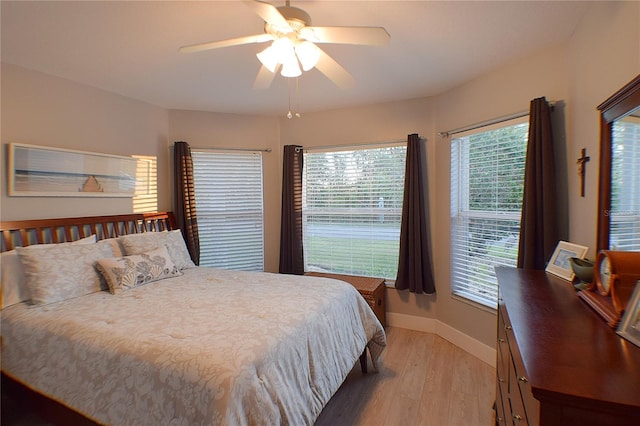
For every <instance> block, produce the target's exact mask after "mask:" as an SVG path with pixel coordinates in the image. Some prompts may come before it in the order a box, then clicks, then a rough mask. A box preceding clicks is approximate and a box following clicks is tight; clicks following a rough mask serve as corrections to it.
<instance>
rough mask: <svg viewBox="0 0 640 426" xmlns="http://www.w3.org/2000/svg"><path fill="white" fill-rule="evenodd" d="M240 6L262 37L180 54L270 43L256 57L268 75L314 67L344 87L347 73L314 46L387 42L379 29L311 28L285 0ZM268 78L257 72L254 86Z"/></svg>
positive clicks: (195, 47)
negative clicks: (260, 23) (257, 21)
mask: <svg viewBox="0 0 640 426" xmlns="http://www.w3.org/2000/svg"><path fill="white" fill-rule="evenodd" d="M244 3H245V4H247V5H248V6H249V7H250V8H251V9H252V10H253V11H254V12H255V13H256V14H257V15H258V16H260V17H261V18H262V19H263V20H264V21H265V24H264V34H259V35H254V36H245V37H238V38H233V39H228V40H221V41H214V42H206V43H199V44H193V45H189V46H183V47H181V48H180V51H181V52H185V53H192V52H200V51H204V50H210V49H218V48H221V47H229V46H237V45H242V44H249V43H265V42H269V41H272V43H271V45H270V46H268V47H267V48H266V49H264V50H262V51H261V52H259V53H258V54H257V55H256V56H257V57H258V59H259V61H260V62H261V63H262V66H263V67H264V68H265V69H267V70H269V72H270V73H271V74H275V73H276V71H277V69H278V67H279V66H280V65H282V69H281V71H280V74H281V75H282V76H284V77H299V76H300V75H302V71H303V70H304V71H309V70H311V69H313V68H314V67H315V68H316V69H318V71H320V72H321V73H322V74H324V75H325V76H326V77H327V78H328V79H329V80H331V81H333V82H334V83H335V84H336V85H337V86H338V87H341V88H347V87H349V86H351V85H352V84H353V77H352V76H351V74H349V72H348V71H347V70H345V69H344V68H343V67H342V66H341V65H340V64H338V63H337V62H336V61H335V60H334V59H333V58H331V56H329V55H328V54H327V53H325V52H324V51H323V50H322V49H320V48H319V47H318V46H316V45H315V43H338V44H355V45H366V46H384V45H387V44H388V43H389V39H390V36H389V33H387V31H386V30H385V29H384V28H382V27H312V26H311V17H310V16H309V14H308V13H307V12H305V11H304V10H302V9H299V8H297V7H292V6H290V4H289V0H286V5H285V6H281V7H275V6H273V5H272V4H270V3H265V2H262V1H253V0H245V2H244ZM300 65H302V68H301V67H300ZM272 78H273V77H271V78H266V77H265V73H263V72H262V70H261V71H260V72H259V73H258V78H257V79H256V83H257V84H254V87H259V88H266V87H268V86H269V85H270V83H271V79H272Z"/></svg>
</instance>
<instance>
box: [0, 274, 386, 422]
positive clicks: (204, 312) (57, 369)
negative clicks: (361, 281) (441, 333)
mask: <svg viewBox="0 0 640 426" xmlns="http://www.w3.org/2000/svg"><path fill="white" fill-rule="evenodd" d="M2 336H3V350H2V370H3V371H4V372H5V373H6V374H8V375H9V376H11V377H13V378H15V379H17V380H18V381H20V382H23V383H26V384H28V386H29V387H31V388H33V389H35V390H37V391H39V392H41V393H43V394H45V395H47V396H49V397H50V398H52V399H55V400H57V401H61V402H63V403H64V404H65V405H67V406H69V407H70V408H72V409H74V410H76V411H78V412H80V413H82V414H84V415H85V416H87V417H89V418H91V419H93V420H95V421H97V422H99V423H104V424H111V425H153V426H156V425H190V426H193V425H275V424H290V425H305V424H307V425H309V424H313V422H314V421H315V419H316V417H317V416H318V415H319V414H320V412H321V411H322V408H323V407H324V405H325V404H326V403H327V401H328V400H329V399H330V398H331V397H332V395H333V394H334V393H335V391H336V390H337V389H338V388H339V387H340V385H341V383H342V382H343V380H344V379H345V377H346V376H347V374H348V372H349V371H350V370H351V369H352V368H353V366H354V364H355V363H356V361H357V360H358V358H359V356H360V355H361V353H362V351H363V348H365V346H367V347H368V348H369V350H370V354H371V358H372V360H373V362H374V368H375V363H376V362H377V361H378V359H379V356H380V353H381V352H382V350H383V348H384V346H385V333H384V329H383V328H382V326H381V325H380V323H379V321H378V320H377V319H376V317H375V315H374V314H373V312H372V311H371V309H370V308H369V306H368V305H367V303H366V302H365V301H364V299H363V298H362V297H361V296H360V295H359V294H358V292H357V291H356V290H355V289H354V288H353V287H352V286H350V285H349V284H346V283H344V282H341V281H336V280H331V279H327V278H317V277H300V276H290V275H279V274H270V273H249V272H237V271H228V270H220V269H212V268H192V269H186V270H184V274H183V275H182V276H179V277H175V278H168V279H163V280H160V281H157V282H153V283H150V284H146V285H143V286H139V287H136V288H134V289H131V290H129V291H126V292H122V293H120V294H116V295H114V294H110V293H108V292H105V291H100V292H96V293H92V294H88V295H84V296H81V297H76V298H73V299H67V300H63V301H60V302H56V303H51V304H46V305H43V306H33V305H28V304H26V303H19V304H16V305H14V306H10V307H8V308H6V309H4V310H3V311H2Z"/></svg>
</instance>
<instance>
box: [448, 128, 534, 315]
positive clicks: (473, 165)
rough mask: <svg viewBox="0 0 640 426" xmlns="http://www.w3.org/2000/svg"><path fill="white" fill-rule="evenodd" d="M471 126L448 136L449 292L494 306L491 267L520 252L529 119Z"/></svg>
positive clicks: (510, 260) (494, 282)
mask: <svg viewBox="0 0 640 426" xmlns="http://www.w3.org/2000/svg"><path fill="white" fill-rule="evenodd" d="M522 120H523V119H519V120H516V121H519V122H518V123H516V124H514V121H511V122H508V123H501V126H502V127H499V128H495V129H491V130H486V129H480V130H475V131H474V133H466V134H465V135H463V136H461V137H458V138H455V139H453V140H452V141H451V275H452V277H451V278H452V292H453V294H455V295H457V296H460V297H463V298H466V299H468V300H472V301H474V302H477V303H480V304H482V305H486V306H489V307H493V308H495V307H496V306H497V293H498V291H497V289H498V284H497V280H496V277H495V273H494V267H495V266H498V265H504V266H515V265H516V262H517V256H518V242H519V234H520V214H521V207H522V194H523V180H524V164H525V157H526V148H527V137H528V136H527V133H528V127H529V125H528V123H526V122H524V123H523V122H522Z"/></svg>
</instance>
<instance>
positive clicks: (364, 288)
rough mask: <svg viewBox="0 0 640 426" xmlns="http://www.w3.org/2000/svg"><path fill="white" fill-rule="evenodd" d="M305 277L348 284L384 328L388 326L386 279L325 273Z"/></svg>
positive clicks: (312, 273)
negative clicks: (362, 298) (362, 299)
mask: <svg viewBox="0 0 640 426" xmlns="http://www.w3.org/2000/svg"><path fill="white" fill-rule="evenodd" d="M305 275H310V276H315V277H325V278H333V279H336V280H341V281H345V282H348V283H349V284H351V285H352V286H354V287H355V288H356V290H358V292H359V293H360V294H361V295H362V297H364V300H366V301H367V303H368V304H369V306H370V307H371V309H372V310H373V313H374V314H376V317H378V320H379V321H380V324H382V326H383V327H386V325H387V315H386V309H387V306H386V305H387V304H386V288H385V285H384V278H371V277H359V276H356V275H341V274H330V273H324V272H306V273H305Z"/></svg>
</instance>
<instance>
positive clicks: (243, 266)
mask: <svg viewBox="0 0 640 426" xmlns="http://www.w3.org/2000/svg"><path fill="white" fill-rule="evenodd" d="M192 157H193V169H194V170H193V172H194V186H195V196H196V210H197V213H198V231H199V235H200V265H201V266H213V267H218V268H225V269H236V270H245V271H262V270H264V229H263V228H264V225H263V196H262V194H263V184H262V154H261V153H259V152H224V151H220V152H219V151H196V150H194V151H192Z"/></svg>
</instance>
